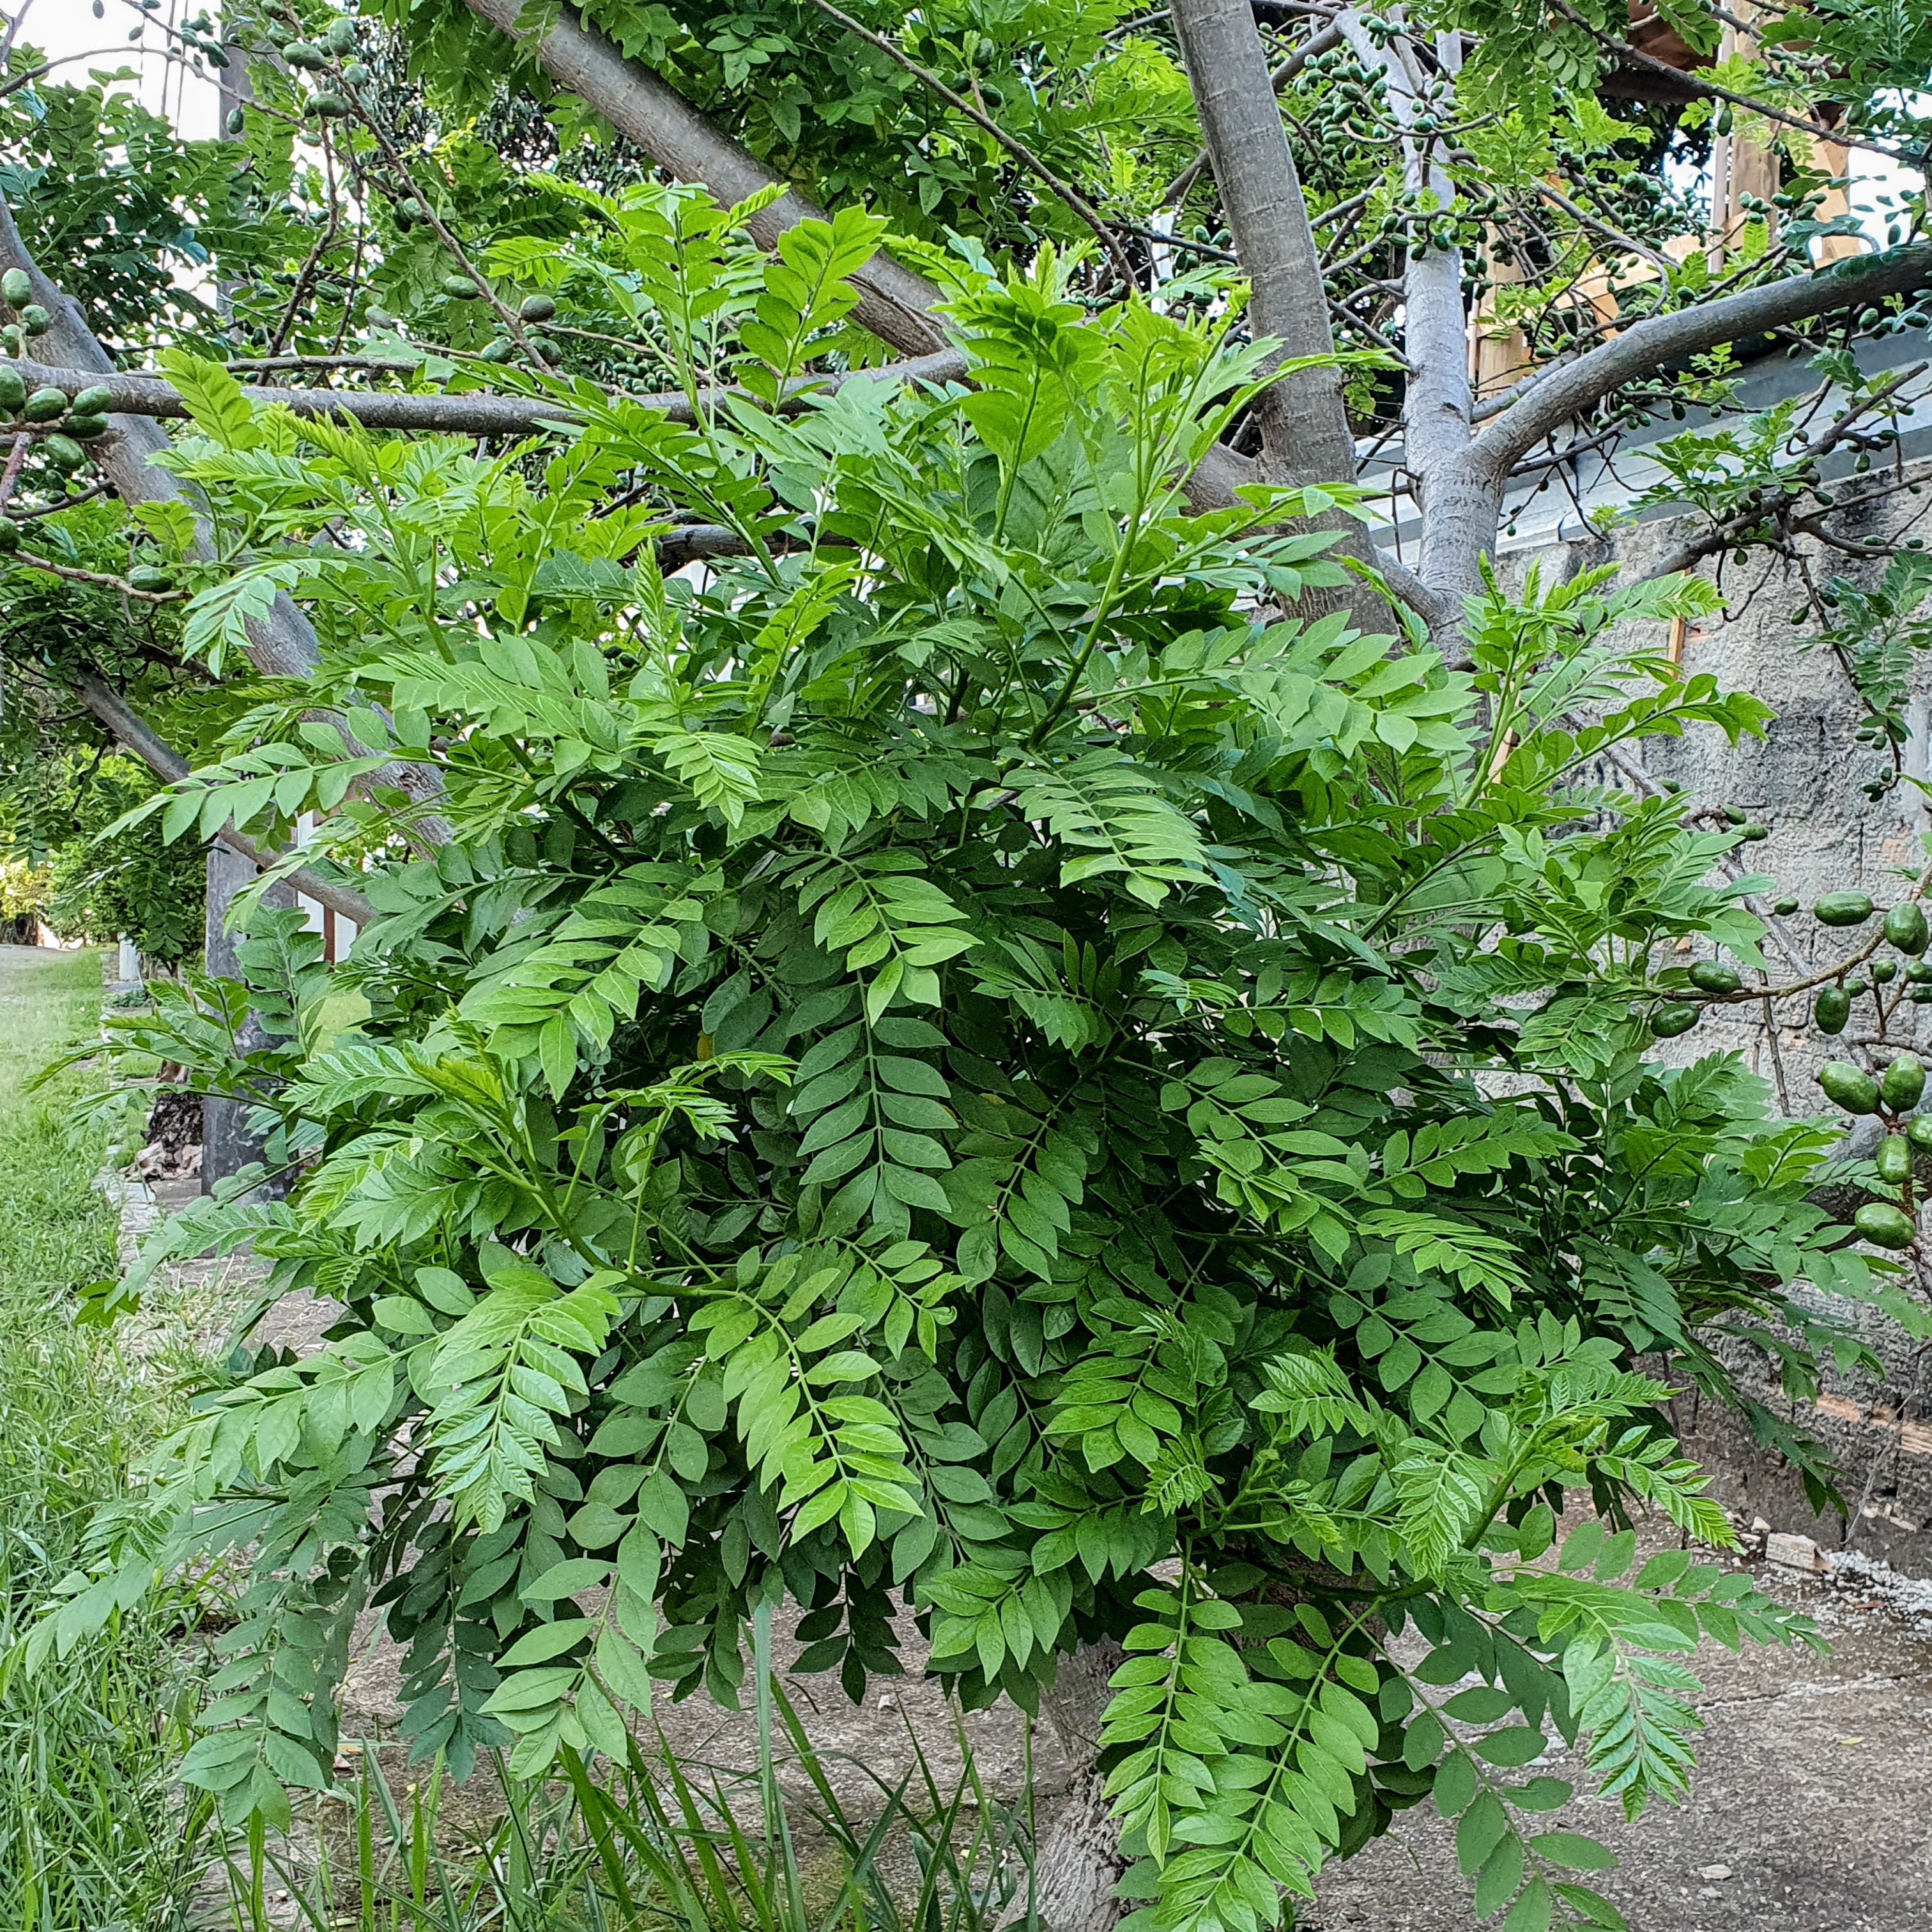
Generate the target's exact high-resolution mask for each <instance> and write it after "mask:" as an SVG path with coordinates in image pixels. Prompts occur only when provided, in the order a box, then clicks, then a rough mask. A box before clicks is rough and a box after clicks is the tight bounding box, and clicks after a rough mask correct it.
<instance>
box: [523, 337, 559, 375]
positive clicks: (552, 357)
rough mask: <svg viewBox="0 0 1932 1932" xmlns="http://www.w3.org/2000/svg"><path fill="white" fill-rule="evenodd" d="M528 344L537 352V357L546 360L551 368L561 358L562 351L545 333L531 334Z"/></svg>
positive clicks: (554, 366)
mask: <svg viewBox="0 0 1932 1932" xmlns="http://www.w3.org/2000/svg"><path fill="white" fill-rule="evenodd" d="M530 347H532V349H534V350H535V351H536V352H537V354H538V357H539V358H540V359H541V360H542V361H544V362H547V363H548V364H549V365H550V367H551V368H556V365H558V364H559V362H562V360H563V351H562V350H561V349H559V347H557V346H556V344H555V343H554V342H553V341H551V340H550V338H549V337H548V336H547V335H533V336H532V337H531V338H530Z"/></svg>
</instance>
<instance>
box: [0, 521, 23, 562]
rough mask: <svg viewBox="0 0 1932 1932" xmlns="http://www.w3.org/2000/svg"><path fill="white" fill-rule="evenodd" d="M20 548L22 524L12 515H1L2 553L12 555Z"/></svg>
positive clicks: (0, 547)
mask: <svg viewBox="0 0 1932 1932" xmlns="http://www.w3.org/2000/svg"><path fill="white" fill-rule="evenodd" d="M19 548H20V525H19V524H18V523H15V522H14V520H13V518H12V517H0V554H4V555H6V556H11V555H12V554H13V552H14V551H15V550H18V549H19Z"/></svg>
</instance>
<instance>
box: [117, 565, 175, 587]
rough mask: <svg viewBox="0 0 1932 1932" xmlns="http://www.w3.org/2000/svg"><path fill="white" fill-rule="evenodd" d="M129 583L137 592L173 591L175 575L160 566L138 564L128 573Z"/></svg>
mask: <svg viewBox="0 0 1932 1932" xmlns="http://www.w3.org/2000/svg"><path fill="white" fill-rule="evenodd" d="M127 581H128V583H130V585H132V586H133V588H134V589H136V590H172V589H173V588H174V587H175V574H174V572H173V571H172V570H163V568H161V566H160V565H159V564H156V563H137V564H136V565H135V566H134V567H133V569H132V570H130V571H128V573H127Z"/></svg>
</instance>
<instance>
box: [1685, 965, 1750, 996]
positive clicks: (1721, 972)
mask: <svg viewBox="0 0 1932 1932" xmlns="http://www.w3.org/2000/svg"><path fill="white" fill-rule="evenodd" d="M1691 985H1692V986H1695V987H1696V988H1697V990H1698V992H1700V993H1735V992H1737V991H1738V990H1739V989H1740V988H1741V987H1742V986H1743V985H1744V982H1743V980H1741V979H1739V977H1738V976H1737V974H1736V973H1735V972H1734V971H1733V970H1732V969H1731V968H1730V967H1728V966H1727V965H1724V964H1723V963H1722V962H1721V961H1718V960H1715V959H1700V960H1699V961H1698V962H1697V964H1696V965H1694V966H1693V967H1692V968H1691Z"/></svg>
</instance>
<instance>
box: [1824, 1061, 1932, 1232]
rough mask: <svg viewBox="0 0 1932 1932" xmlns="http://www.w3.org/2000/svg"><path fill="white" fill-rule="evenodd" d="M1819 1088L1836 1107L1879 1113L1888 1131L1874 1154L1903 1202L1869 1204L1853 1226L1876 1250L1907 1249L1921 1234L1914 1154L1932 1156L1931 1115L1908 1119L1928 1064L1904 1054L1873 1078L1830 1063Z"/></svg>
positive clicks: (1882, 1173)
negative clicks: (1915, 1216)
mask: <svg viewBox="0 0 1932 1932" xmlns="http://www.w3.org/2000/svg"><path fill="white" fill-rule="evenodd" d="M1818 1085H1820V1087H1822V1088H1823V1089H1824V1090H1825V1097H1826V1100H1829V1101H1830V1102H1831V1103H1832V1105H1833V1106H1835V1107H1841V1108H1842V1109H1843V1110H1844V1111H1845V1112H1846V1113H1848V1114H1879V1115H1882V1116H1884V1117H1885V1124H1886V1127H1887V1129H1888V1131H1887V1133H1886V1134H1885V1139H1883V1140H1882V1141H1880V1142H1879V1144H1878V1151H1877V1152H1876V1154H1873V1157H1872V1165H1873V1166H1874V1167H1875V1168H1876V1169H1877V1171H1878V1178H1879V1180H1880V1181H1882V1183H1883V1184H1885V1186H1886V1187H1895V1188H1897V1189H1898V1190H1900V1197H1901V1199H1902V1200H1903V1203H1904V1205H1903V1206H1901V1205H1899V1204H1898V1203H1897V1202H1891V1201H1867V1202H1865V1203H1864V1205H1863V1206H1862V1207H1861V1208H1859V1209H1858V1211H1857V1212H1856V1213H1855V1214H1853V1215H1852V1232H1854V1233H1855V1234H1856V1235H1858V1238H1859V1239H1860V1240H1861V1241H1869V1242H1870V1243H1871V1244H1872V1245H1873V1247H1879V1248H1909V1247H1911V1245H1912V1237H1913V1235H1915V1233H1916V1232H1918V1229H1917V1226H1916V1223H1915V1222H1914V1220H1913V1219H1912V1214H1911V1213H1910V1211H1909V1210H1910V1208H1911V1205H1912V1197H1911V1194H1910V1193H1909V1187H1910V1184H1911V1181H1912V1151H1913V1150H1914V1149H1915V1148H1916V1149H1918V1150H1919V1151H1922V1152H1924V1153H1926V1154H1932V1114H1920V1115H1915V1116H1914V1117H1913V1118H1912V1119H1911V1120H1909V1121H1906V1120H1905V1119H1904V1116H1905V1115H1907V1114H1909V1113H1910V1112H1912V1109H1913V1108H1914V1107H1915V1106H1918V1103H1919V1100H1920V1099H1921V1097H1922V1096H1923V1095H1924V1091H1925V1067H1924V1063H1923V1062H1922V1061H1920V1060H1919V1059H1918V1058H1917V1057H1916V1056H1915V1055H1912V1054H1909V1053H1902V1054H1900V1055H1899V1056H1898V1058H1897V1059H1896V1060H1894V1061H1892V1062H1891V1064H1890V1065H1889V1066H1888V1067H1886V1068H1885V1071H1884V1072H1883V1073H1881V1074H1879V1075H1878V1076H1876V1078H1874V1077H1873V1076H1872V1075H1870V1074H1869V1073H1866V1072H1865V1070H1864V1069H1863V1068H1862V1067H1854V1066H1853V1065H1852V1064H1851V1062H1850V1061H1848V1060H1834V1061H1828V1062H1827V1063H1826V1064H1825V1065H1824V1066H1823V1067H1820V1069H1819V1070H1818Z"/></svg>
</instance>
